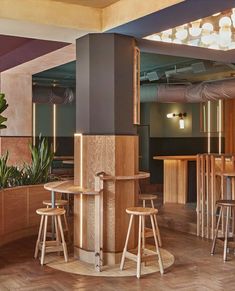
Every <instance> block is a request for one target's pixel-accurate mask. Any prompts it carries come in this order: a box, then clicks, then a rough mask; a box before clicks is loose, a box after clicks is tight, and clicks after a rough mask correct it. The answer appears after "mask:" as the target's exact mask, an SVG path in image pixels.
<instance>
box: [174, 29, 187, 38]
mask: <svg viewBox="0 0 235 291" xmlns="http://www.w3.org/2000/svg"><path fill="white" fill-rule="evenodd" d="M175 36H176V38H178V39H180V40H185V39H186V38H187V37H188V30H187V29H181V30H178V31H177V32H176V34H175Z"/></svg>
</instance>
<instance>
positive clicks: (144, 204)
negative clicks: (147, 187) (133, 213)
mask: <svg viewBox="0 0 235 291" xmlns="http://www.w3.org/2000/svg"><path fill="white" fill-rule="evenodd" d="M143 207H144V208H145V200H143Z"/></svg>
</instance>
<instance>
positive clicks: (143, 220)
mask: <svg viewBox="0 0 235 291" xmlns="http://www.w3.org/2000/svg"><path fill="white" fill-rule="evenodd" d="M144 229H145V217H144V216H142V248H143V249H144V248H145V233H144Z"/></svg>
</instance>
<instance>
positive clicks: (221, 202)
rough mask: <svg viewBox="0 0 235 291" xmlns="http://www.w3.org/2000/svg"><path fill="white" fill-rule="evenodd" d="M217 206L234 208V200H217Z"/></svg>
mask: <svg viewBox="0 0 235 291" xmlns="http://www.w3.org/2000/svg"><path fill="white" fill-rule="evenodd" d="M216 204H217V205H221V206H231V207H235V200H218V201H216Z"/></svg>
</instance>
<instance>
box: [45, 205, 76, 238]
mask: <svg viewBox="0 0 235 291" xmlns="http://www.w3.org/2000/svg"><path fill="white" fill-rule="evenodd" d="M42 204H43V205H46V207H47V208H49V207H51V206H52V203H51V200H44V201H43V202H42ZM67 206H68V201H67V200H56V201H55V207H56V208H62V209H65V207H67ZM63 217H64V226H65V228H64V232H66V233H67V235H68V237H67V239H68V240H69V242H70V241H71V237H70V232H69V226H68V221H67V217H66V211H65V213H64V215H63Z"/></svg>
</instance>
